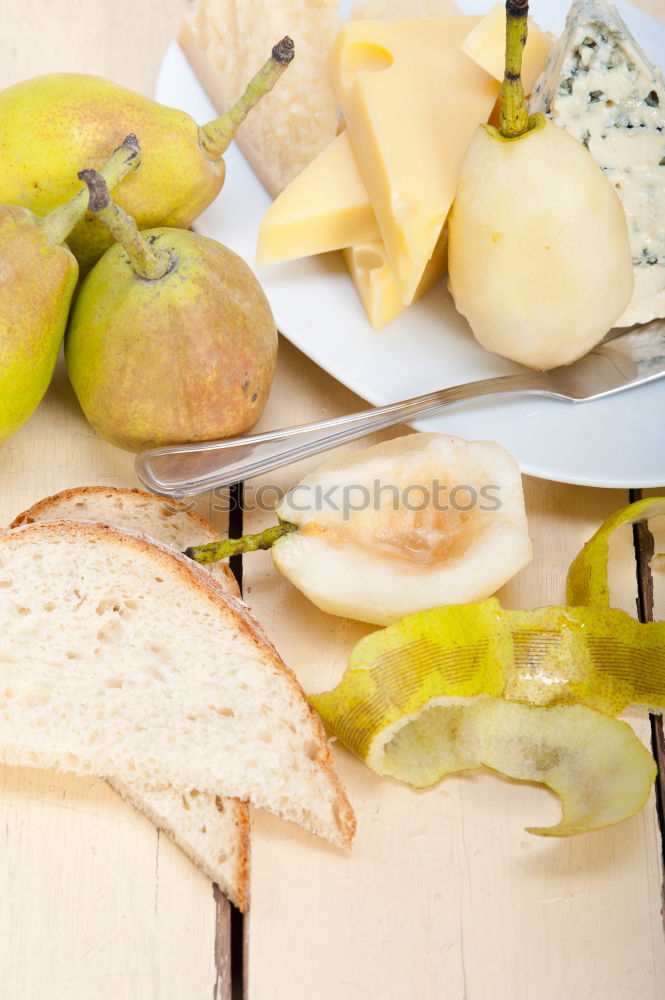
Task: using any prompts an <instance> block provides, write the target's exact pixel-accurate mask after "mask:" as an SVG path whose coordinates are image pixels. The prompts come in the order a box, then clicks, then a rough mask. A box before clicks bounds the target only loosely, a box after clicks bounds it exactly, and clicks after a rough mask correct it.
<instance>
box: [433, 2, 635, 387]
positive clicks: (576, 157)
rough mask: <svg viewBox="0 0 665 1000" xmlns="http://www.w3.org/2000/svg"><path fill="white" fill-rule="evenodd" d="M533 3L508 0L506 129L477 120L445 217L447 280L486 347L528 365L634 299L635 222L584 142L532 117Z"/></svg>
mask: <svg viewBox="0 0 665 1000" xmlns="http://www.w3.org/2000/svg"><path fill="white" fill-rule="evenodd" d="M527 14H528V3H526V0H508V2H507V3H506V74H505V78H504V83H503V89H502V95H501V116H500V128H499V129H496V128H493V127H492V126H490V125H481V126H479V128H478V130H477V132H476V134H475V136H474V138H473V139H472V141H471V144H470V146H469V149H468V150H467V153H466V156H465V159H464V161H463V163H462V166H461V168H460V176H459V181H458V188H457V194H456V197H455V201H454V203H453V207H452V210H451V214H450V219H449V249H448V263H449V287H450V291H451V294H452V296H453V299H454V302H455V306H456V308H457V309H458V311H459V312H460V313H462V315H463V316H465V317H466V319H467V320H468V322H469V325H470V327H471V330H472V332H473V334H474V336H475V337H476V339H477V340H478V341H479V342H480V343H481V344H482V346H483V347H485V348H486V349H487V350H489V351H493V352H494V353H496V354H500V355H502V356H503V357H506V358H510V359H511V360H513V361H517V362H519V363H520V364H524V365H527V366H528V367H531V368H537V369H547V368H553V367H556V366H557V365H565V364H570V363H571V362H573V361H575V360H577V358H579V357H581V356H582V355H583V354H586V353H587V352H588V351H590V350H591V348H592V347H594V345H595V344H597V343H598V342H599V341H600V340H602V338H603V337H604V336H605V334H606V333H607V332H608V330H609V329H610V328H611V327H612V325H613V324H614V322H615V321H616V320H617V319H618V318H619V316H620V315H621V313H622V312H623V310H624V309H625V307H626V305H627V304H628V302H629V301H630V298H631V295H632V290H633V273H632V261H631V252H630V245H629V240H628V229H627V224H626V218H625V214H624V211H623V208H622V205H621V202H620V200H619V198H618V196H617V193H616V191H615V190H614V188H613V186H612V185H611V183H610V182H609V180H608V179H607V177H606V176H605V174H604V173H603V171H602V170H601V169H600V167H599V166H598V165H597V164H596V162H595V161H594V160H593V158H592V157H591V154H590V153H589V152H588V150H587V149H585V148H584V146H583V145H582V144H581V143H579V142H577V140H576V139H574V138H573V137H572V136H570V135H568V134H567V133H566V132H564V130H563V129H560V128H558V127H557V126H556V125H554V124H552V122H549V121H547V120H546V119H545V118H544V117H543V116H542V115H533V116H531V117H529V116H528V113H527V106H526V101H525V98H524V91H523V88H522V84H521V79H520V67H521V59H522V51H523V48H524V44H525V42H526V33H527Z"/></svg>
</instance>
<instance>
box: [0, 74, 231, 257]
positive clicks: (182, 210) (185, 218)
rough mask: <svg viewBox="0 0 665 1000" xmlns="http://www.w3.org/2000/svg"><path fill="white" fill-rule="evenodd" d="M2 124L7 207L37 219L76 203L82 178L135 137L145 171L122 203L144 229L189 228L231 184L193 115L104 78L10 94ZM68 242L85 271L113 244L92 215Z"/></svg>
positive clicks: (53, 79) (39, 81)
mask: <svg viewBox="0 0 665 1000" xmlns="http://www.w3.org/2000/svg"><path fill="white" fill-rule="evenodd" d="M0 123H1V125H0V204H15V205H23V206H25V207H26V208H29V209H31V210H32V211H33V212H36V213H37V214H38V215H46V214H47V213H48V212H50V211H51V210H52V209H53V208H55V206H56V205H58V204H60V203H62V202H63V201H66V200H67V199H68V198H70V197H72V195H74V194H75V193H76V191H77V190H78V188H80V182H79V181H78V180H77V173H78V171H79V170H81V169H82V168H83V167H94V168H97V169H99V168H100V167H101V166H102V164H103V163H104V162H105V161H106V160H107V159H108V157H109V154H110V153H111V151H112V150H113V149H115V147H116V146H119V145H120V143H121V142H122V140H123V137H124V136H125V135H127V134H128V133H129V132H134V133H135V134H136V135H138V136H139V139H140V142H141V147H142V163H141V169H140V170H138V171H137V172H136V173H135V174H133V175H132V176H131V177H127V178H126V179H125V180H124V181H123V183H122V185H121V186H119V187H118V191H117V196H118V201H119V203H120V204H121V205H122V206H123V207H124V208H125V209H126V210H127V211H128V212H129V213H130V214H131V215H133V216H134V218H135V219H136V221H137V223H138V226H139V228H140V229H149V228H152V227H154V226H181V227H187V226H189V224H190V223H191V222H192V221H193V220H194V219H195V218H196V217H197V216H198V215H199V214H200V213H201V212H202V211H203V209H204V208H206V206H207V205H209V204H210V202H211V201H212V200H213V199H214V198H215V197H216V196H217V194H218V193H219V191H220V189H221V187H222V185H223V183H224V176H225V166H224V161H223V160H222V159H220V158H217V159H211V158H210V157H209V156H208V155H207V154H206V153H205V151H204V150H203V148H202V147H201V145H200V143H199V137H198V126H197V124H196V122H195V121H194V120H193V119H192V118H191V117H190V116H189V115H188V114H185V113H184V112H182V111H178V110H175V109H173V108H167V107H165V106H164V105H161V104H158V103H156V102H155V101H153V100H151V99H149V98H147V97H143V96H142V95H140V94H136V93H134V92H133V91H132V90H129V89H127V88H126V87H122V86H120V85H119V84H117V83H113V82H112V81H110V80H104V79H102V78H101V77H95V76H87V75H84V74H77V73H57V74H51V75H48V76H42V77H35V78H34V79H31V80H26V81H24V82H22V83H18V84H16V85H15V86H13V87H9V88H7V89H6V90H4V91H2V92H0ZM68 243H69V246H70V247H71V249H72V250H73V252H74V253H75V254H76V257H77V258H78V261H79V264H80V265H81V271H82V273H85V272H86V271H87V270H89V268H90V267H91V266H92V264H93V263H94V262H95V261H96V260H97V259H98V258H99V257H100V256H101V254H102V253H103V252H104V250H106V249H107V248H108V247H109V246H111V243H112V239H111V237H110V236H109V234H108V232H107V230H106V228H105V227H104V225H103V224H102V223H101V222H99V221H97V220H96V219H94V218H93V217H92V216H90V215H87V216H86V218H85V219H84V220H83V221H82V222H81V223H79V225H78V226H77V227H76V228H75V230H74V231H73V232H72V234H71V236H70V237H69V239H68Z"/></svg>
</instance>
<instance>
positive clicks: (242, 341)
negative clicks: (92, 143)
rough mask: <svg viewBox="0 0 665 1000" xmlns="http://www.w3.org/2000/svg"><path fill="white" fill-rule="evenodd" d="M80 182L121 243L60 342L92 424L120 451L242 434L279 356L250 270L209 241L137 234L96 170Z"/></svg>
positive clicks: (84, 290)
mask: <svg viewBox="0 0 665 1000" xmlns="http://www.w3.org/2000/svg"><path fill="white" fill-rule="evenodd" d="M80 177H81V179H82V180H85V182H86V184H87V185H88V189H89V192H90V195H89V208H90V210H91V211H92V212H93V213H94V214H95V215H96V216H97V217H98V218H99V219H100V220H101V221H103V222H104V224H105V225H106V226H107V227H108V229H109V231H110V233H111V234H112V236H113V238H114V239H115V240H118V241H119V242H117V243H116V244H115V245H114V246H112V247H111V248H110V249H109V250H107V252H106V253H105V254H104V256H103V257H102V259H101V260H100V261H98V263H97V264H96V265H95V266H94V267H93V269H92V270H91V271H90V273H89V274H88V275H87V277H86V278H85V279H84V281H83V283H82V285H81V287H80V290H79V293H78V295H77V297H76V301H75V303H74V307H73V309H72V312H71V315H70V321H69V326H68V329H67V335H66V338H65V358H66V362H67V370H68V373H69V378H70V381H71V383H72V386H73V388H74V391H75V393H76V396H77V397H78V400H79V403H80V404H81V408H82V410H83V412H84V413H85V415H86V417H87V419H88V421H89V422H90V424H91V425H92V426H93V427H94V428H95V430H96V431H97V432H98V433H99V434H101V436H102V437H104V438H106V439H107V440H108V441H110V442H111V443H112V444H115V445H117V446H118V447H121V448H125V449H127V450H128V451H141V450H143V449H145V448H153V447H156V446H159V445H163V444H177V443H183V442H189V441H209V440H213V439H217V438H222V437H228V436H230V435H232V434H240V433H242V432H243V431H246V430H248V428H249V427H251V426H252V424H254V423H255V422H256V420H258V418H259V416H260V415H261V413H262V411H263V408H264V406H265V404H266V401H267V398H268V392H269V390H270V384H271V381H272V377H273V374H274V370H275V363H276V356H277V331H276V328H275V322H274V319H273V316H272V312H271V310H270V306H269V304H268V301H267V299H266V297H265V294H264V292H263V289H262V288H261V286H260V284H259V283H258V281H257V279H256V278H255V276H254V274H253V272H252V271H251V270H250V268H249V267H248V266H247V264H246V263H245V262H244V261H243V260H242V259H241V258H240V257H238V256H237V255H236V254H234V253H233V252H232V251H231V250H229V249H228V248H226V247H224V246H222V245H221V244H220V243H217V242H216V241H215V240H211V239H208V238H207V237H205V236H199V235H198V234H196V233H192V232H188V231H187V230H183V229H169V228H159V229H151V230H147V231H145V232H139V230H138V227H137V225H136V223H135V221H134V220H133V219H132V217H131V216H129V215H128V214H127V213H126V212H125V211H124V210H123V209H122V208H121V207H120V206H119V205H116V204H115V203H114V202H113V201H112V200H111V198H110V196H109V193H108V189H107V186H106V184H105V183H104V179H103V178H102V177H101V176H100V175H99V174H97V172H96V171H94V170H84V171H81V174H80Z"/></svg>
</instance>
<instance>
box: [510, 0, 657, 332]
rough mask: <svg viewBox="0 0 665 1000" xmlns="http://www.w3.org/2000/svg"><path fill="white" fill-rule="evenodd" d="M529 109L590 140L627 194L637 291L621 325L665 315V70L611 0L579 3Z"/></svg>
mask: <svg viewBox="0 0 665 1000" xmlns="http://www.w3.org/2000/svg"><path fill="white" fill-rule="evenodd" d="M530 110H531V111H532V112H535V111H542V112H543V113H544V114H546V115H548V116H549V117H550V118H551V119H552V120H553V121H554V122H555V123H556V124H557V125H559V126H560V127H562V128H565V129H566V131H567V132H570V133H571V135H574V136H575V138H576V139H578V140H579V141H580V142H582V143H584V145H585V146H586V147H587V149H588V150H589V152H590V153H591V155H592V156H593V157H594V159H595V160H596V161H597V162H598V164H599V165H600V166H601V167H602V169H603V170H604V171H605V173H606V175H607V177H608V179H609V180H610V181H611V183H612V184H613V185H614V187H615V188H616V191H617V194H618V195H619V197H620V198H621V201H622V203H623V207H624V210H625V213H626V218H627V221H628V231H629V236H630V246H631V252H632V254H633V268H634V275H635V292H634V294H633V298H632V300H631V302H630V303H629V305H628V307H627V309H626V311H625V312H624V314H623V316H621V317H620V318H619V320H618V321H617V325H618V326H629V325H631V324H632V323H644V322H647V321H648V320H650V319H653V318H654V317H657V316H665V78H664V77H663V75H662V73H661V71H660V70H658V69H656V68H655V67H654V66H653V65H652V64H651V63H650V62H649V60H648V59H647V57H646V55H645V54H644V53H643V52H642V50H641V49H640V47H639V46H638V44H637V43H636V41H635V40H634V39H633V38H632V36H631V34H630V32H629V31H628V28H627V27H626V25H625V24H624V22H623V20H622V19H621V17H620V16H619V14H618V13H617V11H616V10H615V8H614V7H612V6H610V4H608V3H607V2H606V0H577V2H575V3H573V5H572V7H571V9H570V12H569V14H568V19H567V21H566V28H565V31H564V33H563V34H562V36H561V38H560V39H559V40H558V42H557V43H556V44H555V45H554V47H553V49H552V51H551V52H550V55H549V58H548V61H547V64H546V66H545V69H544V70H543V73H542V74H541V76H540V78H539V80H538V82H537V84H536V87H535V89H534V92H533V96H532V98H531V102H530ZM591 250H592V252H593V248H591Z"/></svg>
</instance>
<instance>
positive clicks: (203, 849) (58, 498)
mask: <svg viewBox="0 0 665 1000" xmlns="http://www.w3.org/2000/svg"><path fill="white" fill-rule="evenodd" d="M57 520H78V521H82V520H85V521H98V522H102V523H105V524H111V525H114V526H115V527H117V528H129V529H131V530H134V531H138V532H141V533H143V534H146V535H149V536H151V537H152V538H156V539H157V540H158V541H160V542H164V543H166V544H168V545H171V546H173V547H174V548H175V549H177V550H178V551H180V550H182V549H184V548H187V546H188V545H204V544H205V543H206V542H214V541H218V540H219V537H220V536H219V534H218V533H217V532H216V531H215V530H214V528H213V527H212V525H211V524H209V523H208V522H207V521H206V520H204V519H203V518H202V517H199V515H198V514H196V513H195V512H194V511H193V510H190V509H188V507H186V506H185V504H182V503H178V502H177V501H174V500H164V499H162V498H161V497H156V496H154V495H153V494H152V493H144V492H142V491H141V490H136V489H116V488H114V487H103V486H87V487H80V488H78V489H69V490H64V491H63V492H62V493H57V494H56V495H55V496H51V497H46V498H45V499H44V500H40V501H39V502H38V503H36V504H35V505H34V506H33V507H30V509H29V510H26V511H24V512H23V513H22V514H19V515H18V517H16V518H15V520H14V521H13V522H12V524H11V525H10V527H11V528H17V527H20V526H21V525H24V524H34V523H35V522H37V521H57ZM206 568H208V567H206ZM209 568H210V569H211V570H212V572H213V573H214V575H215V577H216V579H217V581H218V583H219V584H220V585H221V586H222V587H224V589H225V590H227V591H228V592H229V593H230V594H234V595H235V596H236V597H239V596H240V591H239V589H238V584H237V582H236V579H235V577H234V575H233V573H232V572H231V570H230V569H229V567H228V565H227V564H226V563H221V562H219V563H212V564H211V565H210V567H209ZM109 783H110V784H111V785H112V786H113V787H114V788H115V789H116V791H117V792H119V793H120V795H122V797H123V798H124V799H126V800H127V801H128V802H130V803H131V804H132V805H133V806H134V807H135V808H137V809H139V810H140V811H141V812H143V813H144V814H145V815H146V816H147V817H148V819H150V820H151V822H153V823H154V824H155V826H158V827H159V828H160V829H161V830H163V831H164V832H165V833H166V834H167V836H169V837H170V838H171V839H172V840H173V841H174V842H175V843H176V844H177V845H178V846H179V847H180V848H181V849H182V850H183V851H184V852H185V854H187V855H188V856H189V857H190V858H191V859H192V861H193V862H194V863H195V864H196V865H198V867H199V868H201V869H202V871H203V872H205V874H206V875H207V876H208V878H210V879H212V881H213V882H216V883H217V884H218V885H219V887H220V889H221V890H222V892H223V893H224V894H225V895H226V896H228V898H229V899H230V900H231V902H233V903H235V905H236V906H237V907H238V909H240V910H241V911H242V912H245V910H246V909H247V900H248V894H249V853H250V841H249V810H248V807H247V803H246V802H241V801H240V800H239V799H230V798H227V797H225V796H220V795H211V794H209V793H207V792H199V791H198V790H197V789H190V791H188V792H180V791H179V790H177V789H174V788H162V789H159V788H152V787H150V785H147V784H145V782H140V781H139V780H137V779H136V777H135V776H132V775H125V776H124V778H119V777H118V776H117V775H115V776H114V777H112V778H109Z"/></svg>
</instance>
